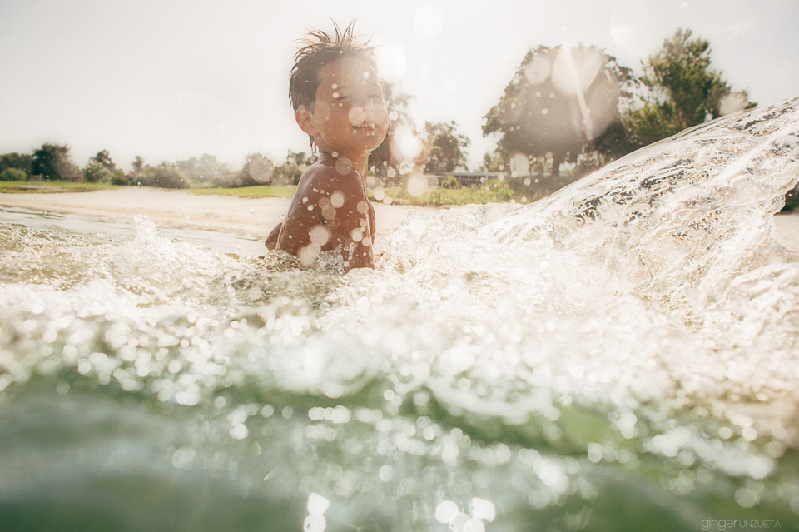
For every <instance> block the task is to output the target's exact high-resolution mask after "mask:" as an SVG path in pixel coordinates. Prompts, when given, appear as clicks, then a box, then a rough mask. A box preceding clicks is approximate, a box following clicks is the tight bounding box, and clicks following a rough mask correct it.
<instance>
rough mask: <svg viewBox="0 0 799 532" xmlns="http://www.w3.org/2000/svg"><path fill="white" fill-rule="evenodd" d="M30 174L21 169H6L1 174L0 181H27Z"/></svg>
mask: <svg viewBox="0 0 799 532" xmlns="http://www.w3.org/2000/svg"><path fill="white" fill-rule="evenodd" d="M27 178H28V174H26V173H25V170H20V169H19V168H6V169H5V170H3V171H2V172H0V181H25V180H26V179H27Z"/></svg>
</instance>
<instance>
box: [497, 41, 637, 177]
mask: <svg viewBox="0 0 799 532" xmlns="http://www.w3.org/2000/svg"><path fill="white" fill-rule="evenodd" d="M634 86H635V80H634V78H633V76H632V71H631V70H630V69H629V68H627V67H623V66H621V65H619V63H618V60H617V59H616V58H614V57H612V56H609V55H607V54H606V53H605V52H604V51H602V50H599V49H596V48H593V47H591V48H585V47H583V46H577V47H567V46H556V47H554V48H549V47H546V46H539V47H538V48H536V49H535V50H533V49H531V50H530V51H528V52H527V54H526V55H525V56H524V59H523V60H522V63H521V65H520V66H519V69H518V70H517V71H516V74H515V75H514V77H513V79H512V80H511V82H510V83H509V84H508V86H507V87H506V88H505V93H504V95H503V96H502V97H501V98H500V101H499V103H498V104H497V105H495V106H494V107H492V108H491V109H490V110H489V112H488V114H487V115H486V116H485V124H484V125H483V135H486V136H487V135H489V134H492V133H500V134H501V135H502V136H501V138H500V139H499V141H498V149H499V152H500V154H501V155H502V158H503V159H504V160H506V161H509V160H511V158H512V157H516V158H518V156H519V155H521V156H522V157H524V156H527V157H528V159H529V158H531V157H544V156H546V155H547V154H548V153H551V154H552V160H553V164H552V173H553V174H554V175H557V174H558V167H559V166H560V164H561V163H562V162H564V161H566V160H570V161H576V160H577V156H578V155H579V154H580V153H583V152H584V151H586V150H589V149H594V146H595V143H597V142H599V141H600V140H601V139H602V136H603V135H604V134H605V133H606V131H607V130H608V128H609V126H610V125H612V124H614V123H615V122H618V121H619V108H624V107H625V105H626V104H627V103H628V101H629V100H630V99H631V97H632V92H631V91H632V89H633V87H634Z"/></svg>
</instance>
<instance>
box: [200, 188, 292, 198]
mask: <svg viewBox="0 0 799 532" xmlns="http://www.w3.org/2000/svg"><path fill="white" fill-rule="evenodd" d="M296 188H297V187H294V186H290V185H289V186H257V187H230V188H215V187H202V188H193V187H192V188H191V193H192V194H194V195H197V196H208V195H211V194H215V195H218V196H240V197H242V198H293V197H294V190H295V189H296Z"/></svg>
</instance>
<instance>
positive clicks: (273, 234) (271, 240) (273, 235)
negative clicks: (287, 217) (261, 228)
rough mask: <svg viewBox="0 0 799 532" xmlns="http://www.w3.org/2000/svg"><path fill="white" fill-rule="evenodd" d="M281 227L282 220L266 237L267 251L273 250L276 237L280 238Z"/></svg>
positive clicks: (275, 245) (275, 244)
mask: <svg viewBox="0 0 799 532" xmlns="http://www.w3.org/2000/svg"><path fill="white" fill-rule="evenodd" d="M282 227H283V222H280V223H279V224H277V225H276V226H275V228H274V229H272V232H271V233H269V236H268V237H266V249H268V250H269V251H274V250H275V248H276V247H277V239H278V238H280V229H281V228H282Z"/></svg>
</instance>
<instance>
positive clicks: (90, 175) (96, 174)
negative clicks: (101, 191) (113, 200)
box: [83, 162, 113, 183]
mask: <svg viewBox="0 0 799 532" xmlns="http://www.w3.org/2000/svg"><path fill="white" fill-rule="evenodd" d="M112 176H113V172H112V171H111V170H109V169H108V168H106V167H105V166H103V164H102V163H98V162H90V163H89V164H87V165H86V167H85V168H84V169H83V179H84V180H85V181H87V182H89V183H110V182H111V177H112Z"/></svg>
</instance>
